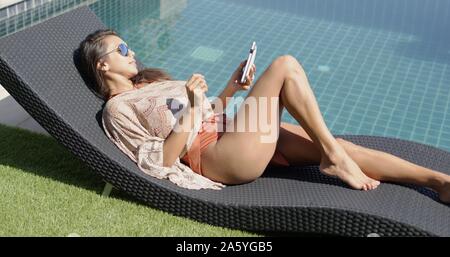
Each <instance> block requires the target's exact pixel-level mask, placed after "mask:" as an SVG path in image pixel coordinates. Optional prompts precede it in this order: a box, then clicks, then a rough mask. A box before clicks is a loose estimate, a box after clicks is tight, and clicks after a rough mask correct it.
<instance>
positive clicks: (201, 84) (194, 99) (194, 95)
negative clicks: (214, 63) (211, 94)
mask: <svg viewBox="0 0 450 257" xmlns="http://www.w3.org/2000/svg"><path fill="white" fill-rule="evenodd" d="M207 91H208V85H207V84H206V81H205V77H204V76H203V75H201V74H192V76H191V78H190V79H189V80H188V81H187V83H186V93H187V95H188V98H189V102H190V104H191V107H195V106H201V105H202V103H203V95H204V93H205V92H207Z"/></svg>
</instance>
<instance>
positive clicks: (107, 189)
mask: <svg viewBox="0 0 450 257" xmlns="http://www.w3.org/2000/svg"><path fill="white" fill-rule="evenodd" d="M112 189H113V185H111V184H109V183H108V182H106V184H105V187H104V188H103V193H102V196H103V197H108V196H109V195H110V194H111V191H112Z"/></svg>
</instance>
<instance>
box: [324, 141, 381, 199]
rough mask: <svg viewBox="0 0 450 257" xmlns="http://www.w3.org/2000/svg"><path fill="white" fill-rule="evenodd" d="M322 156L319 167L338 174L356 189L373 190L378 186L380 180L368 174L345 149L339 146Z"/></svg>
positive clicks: (327, 172)
mask: <svg viewBox="0 0 450 257" xmlns="http://www.w3.org/2000/svg"><path fill="white" fill-rule="evenodd" d="M323 156H325V157H324V158H322V160H321V162H320V166H319V169H320V171H321V172H323V173H325V174H326V175H330V176H337V177H338V178H340V179H341V180H342V181H344V182H345V183H347V184H348V185H350V186H351V187H352V188H354V189H360V190H361V189H362V190H372V189H375V188H377V187H378V185H379V184H380V182H379V181H377V180H374V179H371V178H369V177H368V176H366V174H364V173H363V172H362V170H361V169H360V168H359V166H358V164H356V163H355V162H354V161H353V160H352V159H351V158H350V156H348V154H347V153H346V152H345V150H344V149H342V148H338V149H337V150H335V151H334V152H332V153H330V154H328V156H326V155H323Z"/></svg>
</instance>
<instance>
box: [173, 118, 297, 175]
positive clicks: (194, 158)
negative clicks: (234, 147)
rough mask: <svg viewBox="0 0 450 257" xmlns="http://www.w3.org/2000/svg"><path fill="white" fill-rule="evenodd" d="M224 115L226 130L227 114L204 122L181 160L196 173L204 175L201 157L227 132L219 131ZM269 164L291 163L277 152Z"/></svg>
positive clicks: (286, 164)
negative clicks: (209, 146) (219, 124)
mask: <svg viewBox="0 0 450 257" xmlns="http://www.w3.org/2000/svg"><path fill="white" fill-rule="evenodd" d="M221 115H222V121H221V122H222V124H223V129H222V131H224V130H225V125H226V121H227V119H226V118H227V116H226V114H225V113H220V114H215V115H214V116H213V117H211V118H210V119H208V120H207V121H203V122H202V127H201V128H200V130H199V132H198V134H197V137H196V138H195V139H194V142H193V143H192V145H191V148H190V149H189V150H188V151H187V153H186V154H185V155H184V156H183V157H182V158H181V159H180V160H181V161H182V162H183V163H184V164H186V165H188V166H189V167H190V168H191V169H192V170H193V171H194V172H196V173H198V174H200V175H203V172H202V165H201V158H202V157H201V156H202V154H203V153H204V152H205V150H206V148H207V147H208V145H209V144H211V143H213V142H217V141H218V140H219V139H220V138H221V137H222V136H223V134H224V133H225V132H219V131H218V128H217V126H218V123H219V122H220V118H219V116H221ZM269 164H272V165H275V166H284V167H287V166H289V162H288V161H287V160H286V158H285V157H284V156H283V154H281V153H279V152H277V151H275V154H274V155H273V157H272V159H271V161H270V163H269Z"/></svg>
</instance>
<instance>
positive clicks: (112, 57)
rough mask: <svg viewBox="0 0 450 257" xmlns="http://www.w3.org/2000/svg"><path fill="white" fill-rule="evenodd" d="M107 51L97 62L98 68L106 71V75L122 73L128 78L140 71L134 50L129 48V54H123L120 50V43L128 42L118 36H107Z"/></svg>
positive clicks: (105, 40) (104, 40)
mask: <svg viewBox="0 0 450 257" xmlns="http://www.w3.org/2000/svg"><path fill="white" fill-rule="evenodd" d="M103 43H104V45H105V49H106V51H105V52H104V53H103V56H102V57H101V58H100V59H99V61H98V62H97V69H100V70H102V71H103V72H105V75H106V76H108V75H110V76H112V75H114V74H115V75H122V76H124V77H126V78H127V79H130V78H132V77H133V76H135V75H136V74H137V73H138V68H137V65H136V60H135V59H134V52H133V51H131V49H129V50H128V54H127V56H123V55H122V54H121V52H120V51H119V45H120V44H126V43H125V42H124V41H123V40H122V39H121V38H119V37H117V36H107V37H106V38H104V39H103Z"/></svg>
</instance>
